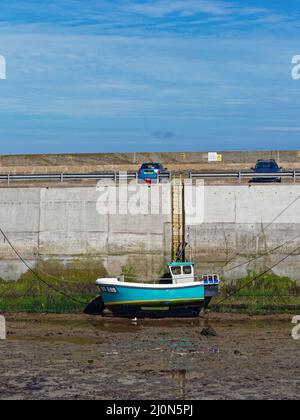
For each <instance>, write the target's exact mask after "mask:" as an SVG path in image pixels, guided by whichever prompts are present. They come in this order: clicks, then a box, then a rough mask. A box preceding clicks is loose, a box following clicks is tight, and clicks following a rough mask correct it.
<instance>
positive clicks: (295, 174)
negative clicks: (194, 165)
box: [189, 171, 300, 182]
mask: <svg viewBox="0 0 300 420" xmlns="http://www.w3.org/2000/svg"><path fill="white" fill-rule="evenodd" d="M299 177H300V171H285V172H274V173H259V172H253V171H238V172H190V173H189V178H190V179H197V178H198V179H199V178H224V179H226V178H233V179H237V180H238V181H239V182H241V181H242V179H243V178H244V179H250V180H251V179H266V181H267V180H268V179H273V178H290V179H293V180H294V182H296V181H297V178H299Z"/></svg>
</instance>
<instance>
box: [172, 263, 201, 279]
mask: <svg viewBox="0 0 300 420" xmlns="http://www.w3.org/2000/svg"><path fill="white" fill-rule="evenodd" d="M168 266H169V270H170V274H171V277H172V284H182V283H193V282H194V281H195V268H194V264H193V263H190V262H172V263H170V264H168Z"/></svg>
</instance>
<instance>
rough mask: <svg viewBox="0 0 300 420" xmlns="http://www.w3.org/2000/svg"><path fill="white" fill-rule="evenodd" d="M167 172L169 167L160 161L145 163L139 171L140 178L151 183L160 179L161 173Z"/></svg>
mask: <svg viewBox="0 0 300 420" xmlns="http://www.w3.org/2000/svg"><path fill="white" fill-rule="evenodd" d="M165 173H167V169H166V168H164V167H163V166H162V165H161V164H160V163H144V164H143V165H142V166H141V168H140V170H139V172H138V178H139V179H141V180H144V181H145V182H148V183H151V182H152V180H157V179H159V175H160V174H165Z"/></svg>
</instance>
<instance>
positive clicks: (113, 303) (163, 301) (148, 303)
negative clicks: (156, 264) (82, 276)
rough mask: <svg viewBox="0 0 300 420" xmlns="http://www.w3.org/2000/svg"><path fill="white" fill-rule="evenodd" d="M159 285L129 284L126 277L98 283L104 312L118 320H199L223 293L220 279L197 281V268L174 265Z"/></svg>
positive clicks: (207, 277)
mask: <svg viewBox="0 0 300 420" xmlns="http://www.w3.org/2000/svg"><path fill="white" fill-rule="evenodd" d="M168 268H169V272H168V274H167V275H166V276H165V277H164V278H163V279H160V280H159V283H157V284H143V283H130V282H125V281H124V277H122V276H121V277H118V278H106V279H105V278H103V279H99V280H97V282H96V284H97V286H98V287H99V289H100V297H101V299H102V302H103V304H104V308H105V309H108V310H110V311H111V312H112V314H113V315H114V316H118V317H136V318H165V317H198V316H199V314H200V311H201V309H203V308H205V307H207V306H208V304H209V303H210V300H211V299H212V297H214V296H216V295H217V294H218V293H219V285H220V278H219V276H218V275H203V276H202V277H201V278H199V279H197V278H196V277H195V273H194V264H193V263H188V262H173V263H170V264H169V265H168Z"/></svg>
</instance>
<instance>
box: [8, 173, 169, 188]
mask: <svg viewBox="0 0 300 420" xmlns="http://www.w3.org/2000/svg"><path fill="white" fill-rule="evenodd" d="M105 179H107V180H111V181H115V182H117V181H119V180H134V179H138V173H137V172H127V173H123V172H103V173H100V172H98V173H92V174H83V173H74V174H65V173H60V174H5V175H3V174H2V175H0V181H4V182H7V183H8V185H9V184H10V183H11V182H14V181H25V182H26V181H39V182H42V181H56V182H60V183H63V182H67V181H84V180H88V181H93V180H94V181H101V180H105ZM162 179H171V174H170V173H164V174H160V175H159V180H162Z"/></svg>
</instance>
